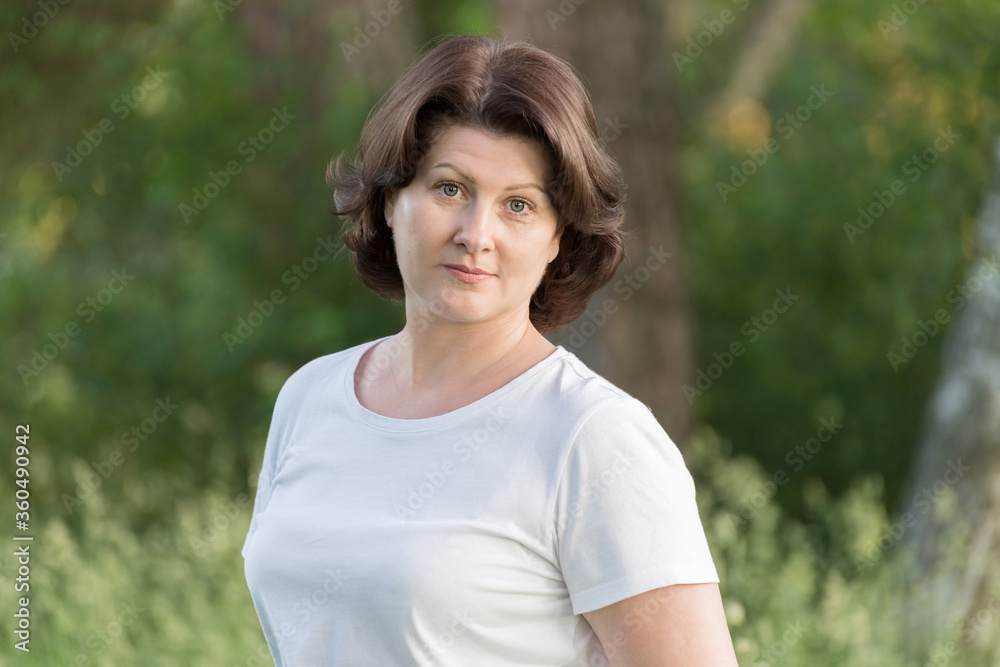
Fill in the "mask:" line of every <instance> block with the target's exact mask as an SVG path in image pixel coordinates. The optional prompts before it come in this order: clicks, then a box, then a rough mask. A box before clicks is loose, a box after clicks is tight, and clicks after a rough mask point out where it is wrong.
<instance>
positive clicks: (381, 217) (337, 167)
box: [326, 35, 625, 333]
mask: <svg viewBox="0 0 1000 667" xmlns="http://www.w3.org/2000/svg"><path fill="white" fill-rule="evenodd" d="M377 106H378V109H377V111H375V113H374V114H373V115H370V116H369V118H368V120H367V121H366V122H365V126H364V128H363V129H362V131H361V138H360V142H359V144H358V157H357V159H356V160H347V159H345V157H344V154H343V153H341V154H340V155H339V156H338V157H337V158H336V159H334V160H332V161H331V162H330V164H329V166H328V168H327V172H326V182H327V184H328V185H329V186H330V187H331V188H333V190H334V202H335V206H336V208H335V210H334V211H333V214H334V215H337V216H343V217H344V226H343V240H344V246H345V247H346V248H347V249H348V250H349V251H350V253H351V265H352V266H353V268H354V271H355V272H356V273H357V274H358V277H359V278H360V279H361V282H362V283H363V284H364V285H365V286H366V287H368V288H370V289H372V290H374V291H375V293H377V294H378V295H379V296H381V297H383V298H385V299H390V300H392V301H396V302H401V301H402V300H403V298H404V292H403V279H402V276H401V275H400V273H399V266H398V264H397V262H396V252H395V248H394V246H393V239H392V234H391V230H390V229H389V227H388V225H387V224H386V221H385V204H386V201H388V199H389V198H391V197H393V196H394V195H395V193H396V192H397V191H398V190H400V189H402V188H404V187H406V186H407V185H409V183H410V182H411V181H412V180H413V177H414V175H415V174H416V171H417V168H418V166H419V164H420V162H421V160H422V158H423V157H424V156H425V155H427V153H428V151H429V150H430V148H431V146H432V145H433V143H434V141H435V139H436V138H437V137H438V136H439V134H440V132H441V130H443V129H444V128H447V127H450V126H453V125H459V126H465V127H470V128H474V129H478V130H481V131H484V132H488V133H491V134H493V135H494V136H497V137H500V138H506V137H516V138H523V139H528V140H531V141H536V142H539V144H540V145H541V146H542V149H543V151H544V152H545V154H546V155H547V157H548V160H549V166H550V168H551V170H550V175H551V178H550V180H549V181H548V182H547V183H546V184H545V189H546V193H547V195H548V197H549V200H550V201H551V202H552V204H553V206H554V208H555V211H556V214H557V216H558V228H557V229H561V230H563V235H562V238H561V239H560V245H559V254H558V255H557V256H556V258H555V259H554V260H552V262H551V263H550V264H549V265H548V267H547V268H546V271H545V275H544V276H543V278H542V281H541V283H540V284H539V286H538V288H537V289H536V290H535V293H534V294H533V295H532V297H531V304H530V307H529V317H530V320H531V323H532V324H533V325H534V326H535V328H536V329H538V330H539V331H540V332H542V333H546V332H551V331H556V330H557V329H559V328H561V327H563V326H565V325H567V324H569V323H570V322H572V321H573V320H575V319H576V318H577V317H579V316H580V315H581V314H582V313H583V312H584V310H585V309H586V308H587V303H588V302H589V301H590V297H591V295H592V294H593V293H594V292H596V291H597V290H598V289H600V288H601V287H602V286H604V285H605V284H606V283H607V282H608V281H609V280H611V277H612V276H613V275H614V273H615V270H616V269H617V268H618V265H619V263H621V261H622V258H623V256H624V253H625V243H624V239H623V234H622V231H621V229H620V228H621V225H622V223H623V222H624V219H625V208H624V201H625V184H624V182H623V179H622V173H621V167H620V166H619V165H618V163H617V162H616V161H615V160H614V159H613V158H612V157H611V156H610V155H609V153H608V151H607V147H606V145H605V144H604V141H603V139H602V138H601V136H600V134H599V132H598V128H597V121H596V119H595V117H594V110H593V106H592V104H591V101H590V97H589V95H588V93H587V91H586V89H585V88H584V87H583V84H582V83H581V82H580V79H579V78H578V77H577V75H576V74H575V72H574V71H573V69H572V67H571V66H570V65H569V64H568V63H566V62H565V61H563V60H561V59H560V58H557V57H556V56H554V55H552V54H550V53H548V52H546V51H543V50H541V49H539V48H537V47H535V46H533V45H532V44H528V43H526V42H506V41H504V42H501V41H497V40H494V39H491V38H488V37H481V36H477V35H463V36H460V37H454V38H451V39H448V40H447V41H445V42H442V43H440V44H438V45H437V46H436V47H434V48H433V49H432V50H430V51H429V52H428V53H427V54H426V55H425V56H424V57H423V58H421V59H420V60H419V61H418V62H417V63H416V64H415V65H414V66H412V67H411V68H410V69H409V71H407V72H406V74H404V75H403V77H402V78H401V79H400V80H399V81H398V82H397V83H396V84H395V85H394V86H393V87H392V88H391V89H390V90H389V91H388V92H387V93H386V94H385V95H384V96H383V98H382V100H381V104H380V105H377Z"/></svg>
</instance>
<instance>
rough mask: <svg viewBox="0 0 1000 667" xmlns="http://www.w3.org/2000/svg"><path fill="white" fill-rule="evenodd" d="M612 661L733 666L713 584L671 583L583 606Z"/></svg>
mask: <svg viewBox="0 0 1000 667" xmlns="http://www.w3.org/2000/svg"><path fill="white" fill-rule="evenodd" d="M583 617H584V618H586V619H587V622H588V623H590V625H591V627H592V628H593V629H594V633H595V634H596V635H597V638H598V639H599V640H600V642H601V645H602V646H603V647H604V652H605V653H606V654H607V656H608V659H609V660H610V663H611V665H612V667H669V666H672V665H677V666H682V665H684V666H686V665H697V666H698V667H734V666H735V665H737V663H736V653H735V651H734V650H733V641H732V638H731V637H730V635H729V627H728V625H727V624H726V615H725V612H724V611H723V608H722V596H721V595H720V594H719V585H718V584H715V583H707V584H675V585H673V586H664V587H662V588H655V589H653V590H651V591H647V592H645V593H640V594H639V595H633V596H632V597H629V598H625V599H624V600H620V601H618V602H615V603H613V604H610V605H608V606H606V607H601V608H600V609H595V610H593V611H588V612H584V614H583Z"/></svg>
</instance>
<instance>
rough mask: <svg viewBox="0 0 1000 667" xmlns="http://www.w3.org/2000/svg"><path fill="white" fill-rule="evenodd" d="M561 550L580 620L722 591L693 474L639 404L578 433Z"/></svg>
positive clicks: (597, 414)
mask: <svg viewBox="0 0 1000 667" xmlns="http://www.w3.org/2000/svg"><path fill="white" fill-rule="evenodd" d="M556 549H557V554H558V558H559V565H560V568H561V569H562V573H563V578H564V580H565V582H566V587H567V589H568V590H569V595H570V600H571V603H572V606H573V613H574V614H582V613H583V612H587V611H592V610H594V609H600V608H601V607H605V606H607V605H609V604H612V603H614V602H618V601H619V600H624V599H625V598H628V597H632V596H633V595H638V594H639V593H644V592H646V591H650V590H653V589H656V588H660V587H662V586H671V585H673V584H693V583H710V582H718V581H719V576H718V574H717V572H716V569H715V563H714V562H713V560H712V555H711V553H710V551H709V548H708V543H707V541H706V539H705V531H704V529H703V527H702V524H701V519H700V517H699V515H698V507H697V505H696V504H695V489H694V481H693V479H692V478H691V474H690V473H689V472H688V469H687V467H686V465H685V464H684V459H683V457H682V456H681V453H680V450H678V449H677V446H676V445H675V444H674V442H673V441H672V440H671V439H670V437H669V436H668V435H667V433H666V432H665V431H664V430H663V427H662V426H660V424H659V422H657V421H656V418H655V417H654V416H653V414H652V413H651V412H650V410H649V408H647V407H646V406H645V405H644V404H643V403H642V402H640V401H639V400H637V399H635V398H632V397H627V398H622V399H620V400H613V401H610V402H609V403H606V404H604V405H602V406H599V407H598V408H596V409H595V410H594V411H593V412H592V413H591V414H590V415H589V416H588V417H587V418H586V419H585V420H584V422H583V424H582V425H581V426H580V428H579V429H578V431H577V434H576V436H575V439H574V441H573V443H572V445H571V448H570V450H569V453H568V456H567V460H566V463H565V466H564V468H563V471H562V473H561V476H560V481H559V486H558V488H557V491H556Z"/></svg>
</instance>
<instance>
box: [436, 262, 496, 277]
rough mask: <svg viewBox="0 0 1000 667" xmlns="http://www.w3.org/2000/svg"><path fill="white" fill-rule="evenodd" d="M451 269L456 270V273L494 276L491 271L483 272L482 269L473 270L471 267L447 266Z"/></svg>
mask: <svg viewBox="0 0 1000 667" xmlns="http://www.w3.org/2000/svg"><path fill="white" fill-rule="evenodd" d="M445 266H446V267H448V268H449V269H455V270H456V271H461V272H463V273H472V274H475V275H486V276H491V275H493V274H492V273H490V272H489V271H483V270H482V269H473V268H471V267H468V266H465V265H464V264H445Z"/></svg>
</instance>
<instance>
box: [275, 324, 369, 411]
mask: <svg viewBox="0 0 1000 667" xmlns="http://www.w3.org/2000/svg"><path fill="white" fill-rule="evenodd" d="M373 342H374V341H368V342H365V343H359V344H358V345H354V346H352V347H349V348H346V349H344V350H340V351H339V352H332V353H330V354H325V355H323V356H321V357H316V358H315V359H312V360H310V361H308V362H306V363H305V364H303V365H302V366H300V367H299V368H298V369H297V370H296V371H295V372H294V373H292V374H291V375H290V376H289V377H288V379H287V380H285V382H284V384H283V385H282V387H281V391H279V392H278V398H277V405H276V409H277V408H280V407H283V406H288V405H289V404H301V402H302V401H303V400H304V399H306V398H307V397H308V396H315V395H317V394H323V393H324V390H325V389H327V388H328V387H330V386H331V383H333V382H337V381H341V380H343V376H344V373H346V372H347V370H348V369H349V368H351V367H352V366H353V363H354V361H355V358H356V356H357V355H359V354H361V352H362V349H363V348H365V347H368V346H370V345H371V344H372V343H373Z"/></svg>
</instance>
